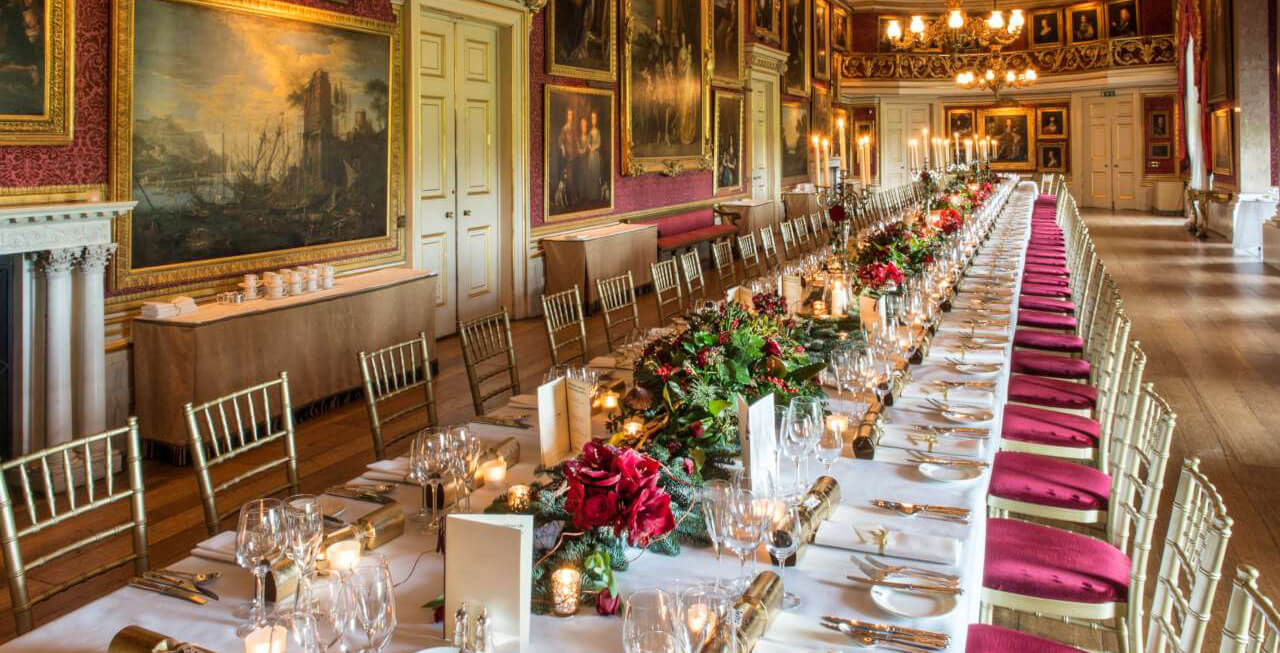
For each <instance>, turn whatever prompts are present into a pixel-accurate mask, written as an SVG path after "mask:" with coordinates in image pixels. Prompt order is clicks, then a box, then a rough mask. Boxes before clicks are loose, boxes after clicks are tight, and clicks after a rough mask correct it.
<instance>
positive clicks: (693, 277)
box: [680, 249, 707, 301]
mask: <svg viewBox="0 0 1280 653" xmlns="http://www.w3.org/2000/svg"><path fill="white" fill-rule="evenodd" d="M680 267H681V268H682V270H683V272H684V275H683V276H684V289H685V294H686V295H688V297H689V301H693V296H694V293H697V295H698V297H699V298H700V299H706V298H707V286H706V283H704V282H703V279H702V259H701V258H700V257H699V256H698V250H696V249H691V250H689V251H687V252H685V253H683V254H681V255H680Z"/></svg>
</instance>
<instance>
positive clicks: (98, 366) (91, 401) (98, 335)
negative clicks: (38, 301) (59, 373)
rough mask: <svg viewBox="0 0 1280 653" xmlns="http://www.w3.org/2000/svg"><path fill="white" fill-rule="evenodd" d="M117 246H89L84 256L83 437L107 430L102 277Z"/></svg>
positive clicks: (79, 412)
mask: <svg viewBox="0 0 1280 653" xmlns="http://www.w3.org/2000/svg"><path fill="white" fill-rule="evenodd" d="M115 250H116V246H115V244H108V245H89V246H88V247H85V248H84V252H83V254H81V256H80V285H79V287H78V288H77V290H78V292H79V297H78V301H77V302H76V303H77V305H78V306H79V308H80V329H79V338H78V339H77V340H76V358H77V359H78V360H79V362H80V376H79V378H77V379H76V387H77V390H78V392H77V396H76V399H77V401H76V429H77V430H78V432H79V435H80V436H86V435H92V434H94V433H100V432H102V431H105V430H106V429H107V388H106V384H107V365H106V349H105V348H106V338H105V336H104V334H103V319H104V310H103V290H104V288H105V286H104V285H103V279H102V274H103V271H104V270H106V267H107V262H108V261H110V260H111V254H112V253H113V252H115Z"/></svg>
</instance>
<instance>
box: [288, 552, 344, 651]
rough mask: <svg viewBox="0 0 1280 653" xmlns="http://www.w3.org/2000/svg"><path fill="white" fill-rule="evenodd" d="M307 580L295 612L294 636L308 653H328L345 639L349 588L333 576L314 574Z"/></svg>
mask: <svg viewBox="0 0 1280 653" xmlns="http://www.w3.org/2000/svg"><path fill="white" fill-rule="evenodd" d="M304 580H305V582H303V583H300V584H299V587H301V588H302V589H301V593H300V594H299V597H298V602H297V603H296V604H295V606H294V611H293V630H294V636H295V637H296V638H297V639H298V640H299V643H300V644H301V645H302V650H303V651H305V652H306V653H325V651H328V650H329V649H331V648H333V647H334V645H335V644H337V643H338V641H339V640H340V639H341V638H342V631H343V628H344V625H345V624H346V623H347V620H348V619H349V617H350V615H349V613H348V609H349V606H348V605H347V601H346V585H345V584H344V583H343V582H342V578H341V577H339V576H338V575H337V574H331V573H326V574H320V573H317V572H314V571H313V572H311V573H310V574H308V575H307V576H306V577H305V578H304Z"/></svg>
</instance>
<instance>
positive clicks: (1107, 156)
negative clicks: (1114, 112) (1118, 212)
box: [1086, 98, 1112, 208]
mask: <svg viewBox="0 0 1280 653" xmlns="http://www.w3.org/2000/svg"><path fill="white" fill-rule="evenodd" d="M1107 108H1108V107H1107V102H1106V101H1105V100H1103V99H1101V98H1099V99H1095V100H1090V101H1089V103H1088V105H1087V107H1086V109H1087V111H1086V119H1087V120H1088V125H1089V135H1088V142H1087V145H1088V148H1089V160H1088V172H1087V174H1088V175H1089V201H1088V205H1089V206H1097V207H1104V208H1111V205H1112V199H1111V146H1110V145H1111V143H1110V141H1111V125H1110V124H1109V121H1108V115H1107V114H1108V111H1107Z"/></svg>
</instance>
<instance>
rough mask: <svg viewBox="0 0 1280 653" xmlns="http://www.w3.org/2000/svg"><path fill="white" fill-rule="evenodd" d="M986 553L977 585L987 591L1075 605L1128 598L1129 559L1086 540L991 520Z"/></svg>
mask: <svg viewBox="0 0 1280 653" xmlns="http://www.w3.org/2000/svg"><path fill="white" fill-rule="evenodd" d="M986 553H987V554H986V564H985V566H984V569H983V578H982V586H983V587H986V588H988V589H993V590H998V591H1001V592H1010V593H1013V594H1021V595H1023V596H1033V597H1037V598H1042V599H1052V600H1058V601H1072V602H1075V603H1114V602H1125V601H1127V600H1128V598H1129V567H1130V564H1129V557H1128V556H1126V555H1125V554H1124V552H1123V551H1121V550H1119V549H1117V548H1115V547H1114V546H1111V545H1110V544H1107V543H1106V542H1103V541H1102V540H1095V539H1094V538H1092V537H1089V536H1087V535H1080V534H1078V533H1072V532H1071V531H1065V530H1062V529H1059V528H1053V527H1052V526H1044V525H1041V524H1033V523H1031V522H1025V521H1018V520H1016V519H992V520H990V521H989V522H987V552H986Z"/></svg>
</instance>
